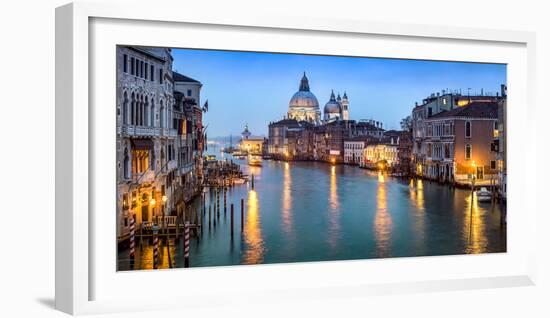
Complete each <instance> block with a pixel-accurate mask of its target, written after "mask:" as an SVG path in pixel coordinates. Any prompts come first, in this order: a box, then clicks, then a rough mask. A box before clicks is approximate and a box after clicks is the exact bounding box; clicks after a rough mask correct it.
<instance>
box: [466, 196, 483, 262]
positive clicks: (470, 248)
mask: <svg viewBox="0 0 550 318" xmlns="http://www.w3.org/2000/svg"><path fill="white" fill-rule="evenodd" d="M472 195H473V200H472ZM465 200H466V209H465V210H464V213H465V217H464V229H463V231H462V233H463V237H464V242H465V251H464V252H465V253H468V254H479V253H484V252H486V250H487V244H488V239H487V233H485V230H486V229H485V219H484V214H485V213H486V212H487V211H486V209H483V208H481V207H480V206H479V203H478V201H477V196H476V194H475V192H474V193H473V194H470V195H469V196H467V197H466V199H465Z"/></svg>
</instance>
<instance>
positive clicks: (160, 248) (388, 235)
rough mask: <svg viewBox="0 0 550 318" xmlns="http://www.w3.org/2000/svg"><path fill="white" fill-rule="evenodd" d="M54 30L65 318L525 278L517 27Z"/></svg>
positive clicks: (529, 67)
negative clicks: (265, 297) (216, 299)
mask: <svg viewBox="0 0 550 318" xmlns="http://www.w3.org/2000/svg"><path fill="white" fill-rule="evenodd" d="M175 9H176V8H175ZM176 11H178V10H174V12H176ZM56 32H57V33H56V34H57V39H56V63H57V66H56V71H57V72H56V96H57V97H56V98H57V100H56V307H57V308H59V309H60V310H63V311H65V312H69V313H90V312H108V311H115V310H116V311H120V310H129V309H132V310H140V309H151V308H166V307H174V306H179V307H185V306H204V305H207V304H208V301H207V298H208V297H206V298H205V297H204V296H205V295H210V296H212V297H216V295H222V294H223V295H225V296H224V298H223V300H220V301H222V302H227V303H232V302H238V301H239V299H241V298H242V297H243V296H245V297H246V298H247V299H248V301H250V299H255V298H258V297H259V296H258V292H261V293H262V294H263V295H271V296H273V298H274V299H276V300H279V301H285V300H288V299H296V298H298V299H307V298H312V297H314V298H317V297H318V298H323V297H330V296H328V295H327V291H328V290H331V291H334V290H339V291H340V292H341V294H342V295H346V294H347V292H350V291H352V290H353V292H354V293H356V294H359V295H369V294H384V293H395V292H400V291H403V290H405V291H407V290H408V291H410V290H417V291H424V290H453V289H464V288H488V287H505V286H519V285H529V284H532V283H533V280H532V279H533V272H532V267H533V262H534V252H533V251H532V250H531V248H532V247H531V246H533V244H531V242H532V240H533V235H534V231H533V229H534V221H533V220H534V217H535V209H534V205H533V202H531V201H529V200H525V198H526V197H527V188H526V185H528V184H530V183H531V182H532V178H533V175H530V174H523V173H522V172H521V171H523V170H522V168H521V165H522V161H521V158H522V157H523V156H529V155H534V147H533V146H532V145H531V143H533V141H531V139H530V138H526V136H528V135H529V134H530V133H531V130H532V127H529V125H527V122H528V118H529V116H528V112H529V110H530V109H532V108H533V107H534V105H533V102H532V100H531V99H530V98H531V97H530V96H532V92H531V90H532V88H531V87H532V86H531V85H529V83H530V81H533V80H534V79H533V75H532V71H533V69H534V57H533V53H532V45H533V44H534V40H533V39H534V36H533V35H532V34H531V33H526V32H504V31H492V30H470V29H458V28H457V29H455V28H430V27H424V26H403V25H399V24H393V23H388V24H383V23H369V22H364V21H324V20H323V21H316V20H314V19H306V20H300V21H296V20H294V19H285V17H280V16H272V17H249V16H244V15H243V16H240V17H236V16H231V17H229V16H224V15H223V14H222V13H220V14H219V15H217V14H212V12H208V15H207V14H206V13H204V15H201V14H200V13H199V14H197V13H195V14H193V15H192V16H191V15H186V14H183V15H182V14H178V15H176V14H173V15H172V14H171V13H167V11H166V10H160V9H151V8H147V9H145V8H139V7H134V8H124V9H121V8H118V7H116V6H110V5H107V4H105V5H97V4H94V5H87V4H71V5H67V6H64V7H61V8H58V10H57V17H56ZM154 288H162V290H164V291H165V292H164V293H162V294H159V295H151V293H149V292H146V291H147V290H152V289H154ZM304 289H307V290H308V292H307V293H305V292H303V290H304ZM228 293H229V294H230V295H229V296H227V294H228ZM331 294H332V293H331ZM145 299H146V300H147V301H144V300H145ZM182 299H184V300H182Z"/></svg>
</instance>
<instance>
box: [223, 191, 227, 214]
mask: <svg viewBox="0 0 550 318" xmlns="http://www.w3.org/2000/svg"><path fill="white" fill-rule="evenodd" d="M226 213H227V189H226V188H225V187H224V188H223V215H224V216H225V214H226Z"/></svg>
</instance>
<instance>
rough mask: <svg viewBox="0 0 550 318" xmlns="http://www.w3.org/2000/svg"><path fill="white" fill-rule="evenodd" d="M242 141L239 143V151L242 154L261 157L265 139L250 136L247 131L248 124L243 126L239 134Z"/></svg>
mask: <svg viewBox="0 0 550 318" xmlns="http://www.w3.org/2000/svg"><path fill="white" fill-rule="evenodd" d="M241 136H242V139H241V141H240V142H239V150H240V151H241V152H242V153H246V154H253V155H263V154H264V148H265V146H264V145H265V144H266V143H267V139H266V138H265V137H260V136H252V133H251V132H250V131H249V130H248V124H247V125H245V127H244V131H243V132H242V133H241Z"/></svg>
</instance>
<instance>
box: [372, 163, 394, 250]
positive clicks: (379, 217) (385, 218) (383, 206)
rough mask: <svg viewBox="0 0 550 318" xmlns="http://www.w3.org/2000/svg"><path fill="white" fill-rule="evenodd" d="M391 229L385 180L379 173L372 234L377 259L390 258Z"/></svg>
mask: <svg viewBox="0 0 550 318" xmlns="http://www.w3.org/2000/svg"><path fill="white" fill-rule="evenodd" d="M391 228H392V219H391V215H390V214H389V212H388V198H387V194H386V178H385V176H384V174H383V173H382V172H379V174H378V186H377V191H376V215H375V216H374V234H375V237H376V254H377V256H378V257H387V256H391V255H390V254H391V253H390V250H391Z"/></svg>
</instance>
